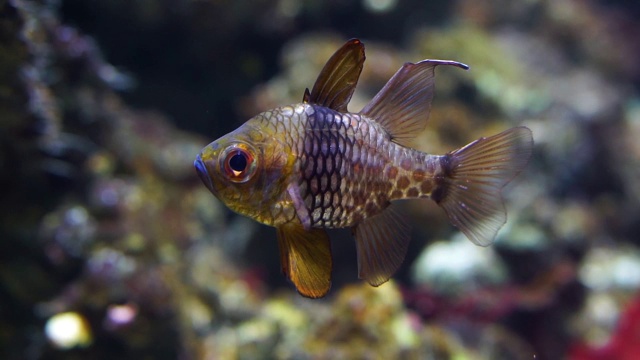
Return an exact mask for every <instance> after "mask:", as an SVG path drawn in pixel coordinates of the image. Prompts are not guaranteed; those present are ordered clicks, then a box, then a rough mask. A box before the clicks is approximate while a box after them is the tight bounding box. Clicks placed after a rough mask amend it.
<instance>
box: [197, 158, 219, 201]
mask: <svg viewBox="0 0 640 360" xmlns="http://www.w3.org/2000/svg"><path fill="white" fill-rule="evenodd" d="M193 167H195V168H196V172H197V173H198V176H199V177H200V180H202V182H203V183H204V185H205V186H206V187H207V189H209V191H211V192H212V193H213V192H214V191H213V182H212V181H211V176H209V172H208V171H207V167H206V166H205V164H204V161H202V157H200V154H198V156H197V157H196V160H195V161H194V162H193Z"/></svg>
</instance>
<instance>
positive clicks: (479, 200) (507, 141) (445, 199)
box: [431, 126, 533, 246]
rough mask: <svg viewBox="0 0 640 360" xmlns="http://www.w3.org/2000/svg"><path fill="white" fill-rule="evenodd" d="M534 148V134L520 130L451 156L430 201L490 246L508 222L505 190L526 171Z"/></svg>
mask: <svg viewBox="0 0 640 360" xmlns="http://www.w3.org/2000/svg"><path fill="white" fill-rule="evenodd" d="M532 147H533V137H532V134H531V130H529V129H528V128H526V127H524V126H521V127H515V128H512V129H509V130H506V131H504V132H502V133H500V134H498V135H494V136H491V137H488V138H480V139H478V140H476V141H474V142H472V143H470V144H469V145H467V146H465V147H463V148H460V149H458V150H455V151H453V152H450V153H449V154H447V155H445V156H444V157H443V158H442V160H441V164H442V168H443V172H444V176H443V177H441V178H440V180H439V184H438V186H437V188H436V189H435V190H434V191H433V193H432V195H431V198H432V199H433V200H434V201H436V202H437V203H438V204H439V205H440V206H441V207H442V208H443V209H444V211H445V212H446V213H447V216H449V220H450V221H451V223H453V225H455V226H456V227H458V228H459V229H460V230H461V231H462V232H463V233H464V234H465V235H466V236H467V238H469V240H471V241H472V242H473V243H474V244H476V245H481V246H487V245H490V244H491V243H492V242H493V240H494V238H495V236H496V234H497V233H498V230H500V228H501V227H502V225H504V224H505V222H506V221H507V213H506V211H505V207H504V204H503V200H502V195H501V194H500V191H501V190H502V188H503V187H504V186H505V185H506V184H508V183H509V181H511V179H512V178H513V177H514V176H516V175H517V174H518V173H519V172H520V171H521V170H522V169H523V168H524V167H525V165H526V164H527V162H528V161H529V158H530V157H531V151H532Z"/></svg>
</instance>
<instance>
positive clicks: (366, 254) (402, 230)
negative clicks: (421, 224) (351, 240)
mask: <svg viewBox="0 0 640 360" xmlns="http://www.w3.org/2000/svg"><path fill="white" fill-rule="evenodd" d="M353 232H354V235H355V239H356V249H357V253H358V277H359V278H360V279H364V280H366V281H367V282H368V283H369V284H371V285H373V286H380V285H382V284H384V283H385V282H387V280H389V278H390V277H391V276H392V275H393V274H394V273H395V272H396V270H398V268H399V267H400V264H402V261H403V260H404V257H405V255H406V253H407V248H408V246H409V241H410V240H411V236H410V228H409V226H408V225H407V223H406V221H405V220H404V219H403V218H402V217H400V215H398V213H397V212H396V211H395V210H394V207H393V206H391V207H388V208H386V209H385V210H384V211H383V212H381V213H380V214H377V215H374V216H372V217H370V218H367V219H365V220H364V221H363V222H361V223H360V224H358V225H357V226H355V227H354V228H353Z"/></svg>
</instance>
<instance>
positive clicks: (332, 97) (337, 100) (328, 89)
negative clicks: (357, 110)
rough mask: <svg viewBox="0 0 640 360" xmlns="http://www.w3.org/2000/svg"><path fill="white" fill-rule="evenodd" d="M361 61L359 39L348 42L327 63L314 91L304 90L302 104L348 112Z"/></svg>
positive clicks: (362, 55)
mask: <svg viewBox="0 0 640 360" xmlns="http://www.w3.org/2000/svg"><path fill="white" fill-rule="evenodd" d="M364 59H365V56H364V44H363V43H362V42H361V41H360V40H358V39H351V40H349V41H347V43H346V44H344V45H343V46H342V47H341V48H340V49H338V51H336V52H335V53H334V54H333V56H331V58H330V59H329V61H327V64H326V65H325V66H324V68H323V69H322V71H321V72H320V74H319V75H318V78H317V79H316V82H315V84H314V85H313V89H312V90H311V92H309V89H307V90H306V91H305V93H304V96H303V98H302V101H303V102H308V103H313V104H318V105H322V106H325V107H328V108H331V109H334V110H337V111H340V112H347V104H349V100H351V96H352V95H353V92H354V91H355V89H356V84H357V83H358V78H359V77H360V72H361V71H362V66H363V65H364Z"/></svg>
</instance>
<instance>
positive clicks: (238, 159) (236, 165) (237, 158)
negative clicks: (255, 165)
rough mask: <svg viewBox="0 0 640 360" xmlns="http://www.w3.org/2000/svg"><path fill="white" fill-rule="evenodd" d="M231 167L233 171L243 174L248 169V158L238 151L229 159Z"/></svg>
mask: <svg viewBox="0 0 640 360" xmlns="http://www.w3.org/2000/svg"><path fill="white" fill-rule="evenodd" d="M229 167H230V168H231V170H233V171H237V172H243V171H244V170H245V169H246V168H247V156H246V155H245V154H243V153H242V152H240V151H238V152H236V153H235V154H233V155H232V156H231V157H230V158H229Z"/></svg>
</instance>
